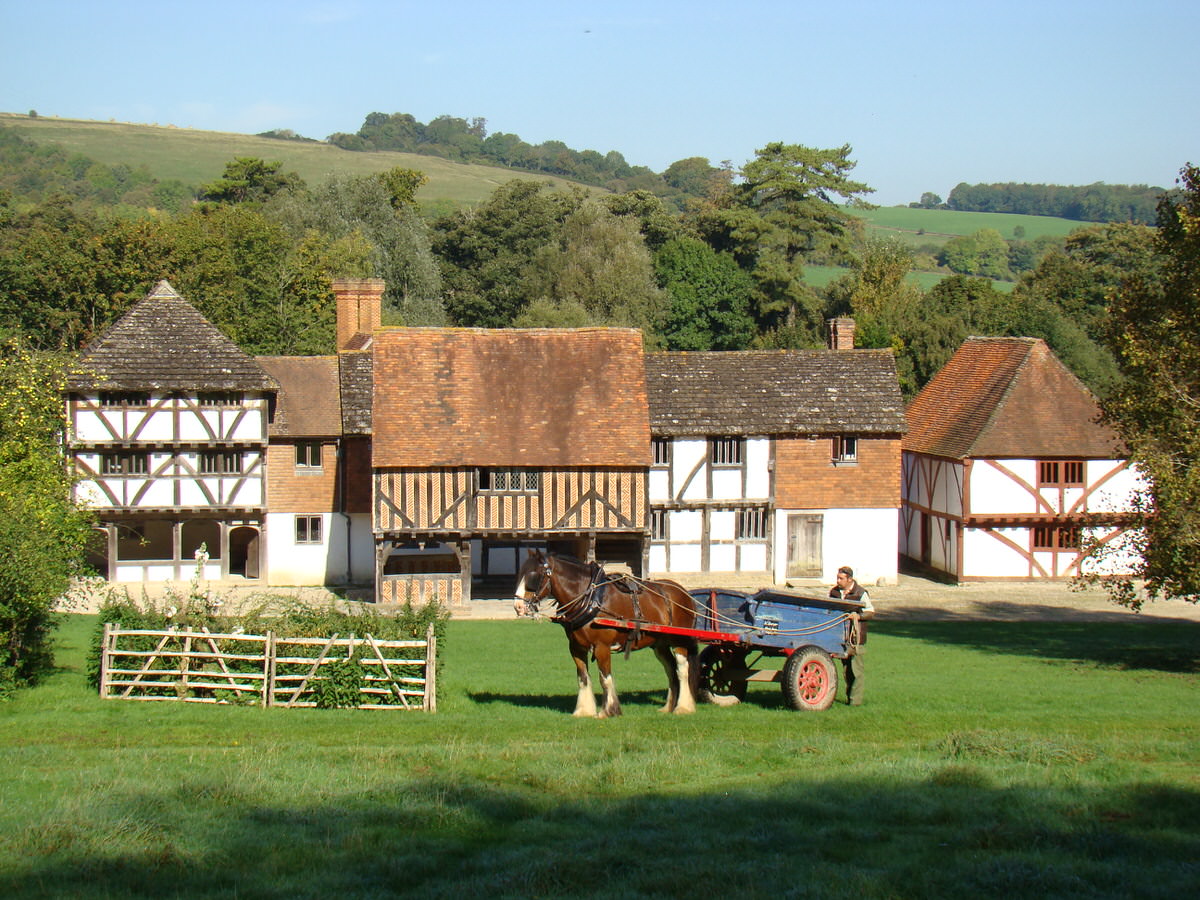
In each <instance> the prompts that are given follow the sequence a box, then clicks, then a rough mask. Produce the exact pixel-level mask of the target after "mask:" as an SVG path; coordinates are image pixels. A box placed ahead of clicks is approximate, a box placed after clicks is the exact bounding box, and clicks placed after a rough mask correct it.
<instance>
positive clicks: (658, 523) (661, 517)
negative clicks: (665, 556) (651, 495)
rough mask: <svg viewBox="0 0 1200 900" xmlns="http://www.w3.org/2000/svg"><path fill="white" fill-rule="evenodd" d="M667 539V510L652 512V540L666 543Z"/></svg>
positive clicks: (654, 510) (653, 510)
mask: <svg viewBox="0 0 1200 900" xmlns="http://www.w3.org/2000/svg"><path fill="white" fill-rule="evenodd" d="M666 539H667V511H666V510H665V509H652V510H650V540H652V541H665V540H666Z"/></svg>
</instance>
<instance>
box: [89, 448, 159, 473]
mask: <svg viewBox="0 0 1200 900" xmlns="http://www.w3.org/2000/svg"><path fill="white" fill-rule="evenodd" d="M149 472H150V454H149V453H129V452H120V453H101V454H100V474H101V475H104V476H107V477H113V476H123V475H131V476H135V477H143V476H145V475H148V474H149Z"/></svg>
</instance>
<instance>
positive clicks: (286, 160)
mask: <svg viewBox="0 0 1200 900" xmlns="http://www.w3.org/2000/svg"><path fill="white" fill-rule="evenodd" d="M0 127H5V128H14V129H17V130H19V131H20V132H21V134H22V135H23V136H25V137H27V138H29V139H30V140H33V141H37V142H38V143H56V144H61V145H62V146H63V147H65V148H66V149H67V150H69V151H72V152H75V153H81V154H83V155H85V156H88V157H91V158H92V159H94V160H96V161H97V162H101V163H105V164H106V165H116V164H118V163H125V164H126V165H129V166H133V167H137V166H139V165H143V164H145V166H146V167H147V168H148V169H149V170H150V172H151V173H152V174H153V175H154V177H155V178H157V179H159V180H160V181H167V180H170V179H179V180H180V181H182V182H183V183H184V184H189V185H200V184H203V183H205V182H208V181H212V180H214V179H216V178H219V177H220V176H221V173H222V172H224V170H225V163H227V162H229V160H231V159H233V158H234V157H235V156H254V157H258V158H260V159H267V160H279V161H280V162H282V163H283V167H284V169H285V170H287V171H294V172H297V173H299V175H300V177H302V178H303V179H304V180H305V181H306V182H308V183H309V184H320V183H321V182H323V181H324V180H325V179H326V178H328V177H329V175H330V174H332V173H334V172H343V173H346V174H349V175H367V174H371V173H374V172H382V171H384V170H386V169H390V168H393V167H394V166H404V167H405V168H409V169H418V170H419V171H421V172H424V173H425V175H426V176H428V178H429V183H428V184H426V185H425V186H424V187H423V188H421V190H420V191H419V192H418V195H417V198H418V200H420V201H421V202H423V203H429V202H437V201H449V202H451V203H454V204H456V205H457V204H464V205H465V204H473V203H480V202H482V201H483V200H486V199H487V198H488V197H489V196H490V195H491V193H492V191H494V190H495V189H496V188H497V187H498V186H500V185H501V184H504V183H505V182H506V181H511V180H512V179H514V178H523V179H529V180H536V181H546V182H550V183H551V184H559V185H567V184H570V182H567V181H565V180H563V179H561V178H552V177H550V176H546V175H537V174H534V173H532V172H530V173H523V172H514V171H512V170H509V169H498V168H493V167H491V166H478V165H469V164H464V163H455V162H451V161H450V160H446V159H440V158H438V157H434V156H419V155H417V154H413V153H390V152H378V153H354V152H350V151H348V150H341V149H339V148H337V147H334V146H332V145H330V144H323V143H308V142H304V141H282V140H275V139H272V138H260V137H254V136H252V135H244V134H226V133H223V132H217V131H193V130H191V129H187V128H175V127H174V126H170V125H168V126H158V125H131V124H124V123H116V122H88V121H82V120H78V119H58V118H43V117H39V118H36V119H31V118H29V117H28V116H23V115H13V114H11V113H0Z"/></svg>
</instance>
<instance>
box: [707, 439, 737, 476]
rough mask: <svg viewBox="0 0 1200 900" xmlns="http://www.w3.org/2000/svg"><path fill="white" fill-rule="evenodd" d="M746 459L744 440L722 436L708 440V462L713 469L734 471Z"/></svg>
mask: <svg viewBox="0 0 1200 900" xmlns="http://www.w3.org/2000/svg"><path fill="white" fill-rule="evenodd" d="M745 459H746V439H745V438H744V437H736V436H729V435H722V436H720V437H710V438H709V439H708V462H709V465H711V466H712V467H713V468H719V469H735V468H737V467H739V466H741V465H742V463H743V462H744V461H745Z"/></svg>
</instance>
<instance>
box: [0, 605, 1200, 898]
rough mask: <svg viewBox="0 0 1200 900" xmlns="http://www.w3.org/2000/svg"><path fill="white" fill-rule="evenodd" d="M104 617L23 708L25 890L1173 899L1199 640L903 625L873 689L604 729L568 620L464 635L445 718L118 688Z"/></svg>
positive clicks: (645, 700)
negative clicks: (101, 655)
mask: <svg viewBox="0 0 1200 900" xmlns="http://www.w3.org/2000/svg"><path fill="white" fill-rule="evenodd" d="M93 627H94V618H91V617H72V618H71V619H70V621H69V623H68V625H67V627H66V628H65V629H64V630H63V631H62V632H61V638H62V648H61V652H60V657H59V663H60V665H61V669H60V670H59V672H58V673H57V674H56V675H54V676H53V677H52V678H51V679H49V680H48V681H47V683H45V684H44V685H42V686H40V687H38V688H36V689H33V690H30V691H26V692H23V693H21V694H20V695H18V696H17V697H16V699H14V700H12V701H11V702H9V703H7V704H4V705H2V706H0V762H2V763H3V764H4V771H5V780H4V782H3V803H2V804H0V894H2V895H3V896H5V897H63V896H70V897H83V898H93V897H143V896H145V897H151V896H153V897H161V896H180V897H214V898H216V897H234V896H236V897H263V898H268V897H269V898H295V897H330V896H342V897H383V896H395V895H403V896H422V897H425V896H429V897H454V898H461V897H464V896H468V895H475V896H478V897H485V896H486V897H493V896H509V897H530V896H559V897H562V896H589V897H592V896H597V897H622V898H625V897H677V896H678V897H683V896H687V897H691V896H694V895H697V894H701V895H703V894H705V893H706V892H713V891H720V892H721V893H722V894H728V895H731V896H738V897H780V896H820V897H932V896H949V895H954V896H961V897H973V896H1011V897H1045V896H1078V897H1109V896H1111V897H1128V896H1135V895H1136V896H1141V897H1164V898H1167V897H1170V898H1177V897H1180V896H1185V895H1187V894H1190V893H1191V891H1192V890H1194V887H1195V884H1196V882H1197V878H1200V824H1198V823H1200V719H1198V717H1197V716H1196V714H1195V698H1196V695H1197V689H1198V688H1200V674H1198V673H1200V650H1198V647H1200V641H1198V638H1200V628H1198V627H1197V626H1196V625H1194V624H1190V623H1188V624H1172V623H1163V622H1153V621H1138V622H1133V623H1128V624H1124V623H1122V624H1110V623H1097V624H1088V625H1078V624H1071V625H1064V624H1046V623H970V622H954V623H918V622H904V621H887V620H877V624H876V626H875V627H874V628H873V630H872V636H871V643H870V650H869V656H868V660H867V671H868V679H869V680H868V685H867V703H866V705H864V706H863V707H861V708H854V709H852V708H848V707H846V706H844V705H841V704H839V705H837V706H835V707H834V708H833V709H831V710H829V711H827V712H824V713H797V712H793V711H791V710H789V709H787V708H785V706H784V705H783V702H782V696H781V694H780V692H779V690H778V688H777V687H776V686H773V685H763V686H756V687H753V688H752V689H751V691H750V694H749V697H748V699H747V702H745V703H744V704H742V705H741V706H736V707H732V708H717V707H711V706H706V707H702V708H701V709H700V710H699V711H698V712H697V714H696V715H694V716H690V717H688V716H663V715H660V714H659V713H658V711H657V709H658V706H659V705H660V704H661V703H662V700H663V696H664V686H665V679H664V677H663V675H662V672H661V669H659V668H658V665H657V663H656V662H655V660H654V659H653V657H651V656H650V655H649V654H648V653H639V654H634V655H633V656H632V657H631V658H630V659H629V660H624V659H619V660H618V661H617V664H616V670H615V673H616V682H617V687H618V689H619V690H620V692H621V696H622V702H623V704H624V708H625V715H624V716H623V717H622V718H620V719H616V720H610V721H599V720H578V719H574V718H572V717H571V716H570V715H569V712H570V710H571V708H572V707H573V704H574V693H575V689H574V676H573V670H572V667H571V665H570V662H569V660H568V657H567V653H566V647H565V641H564V639H563V636H562V632H561V630H560V629H559V628H557V627H556V626H553V625H550V624H547V623H533V622H528V621H519V622H517V621H507V622H489V621H462V620H456V621H454V622H451V623H450V626H449V632H448V636H447V639H446V641H445V643H444V671H443V675H442V682H441V686H442V691H441V695H440V700H439V704H440V711H439V712H438V713H437V714H436V715H425V714H422V713H372V712H357V711H341V710H337V711H319V710H293V711H289V710H282V709H271V710H261V709H254V708H233V707H214V706H202V705H187V704H174V703H132V702H121V701H101V700H99V699H98V698H97V697H95V696H94V695H93V694H92V693H91V692H90V690H89V689H88V688H87V687H86V685H85V680H84V674H83V670H84V665H85V664H84V652H85V644H86V642H87V640H88V637H89V634H90V631H91V629H92V628H93Z"/></svg>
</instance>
